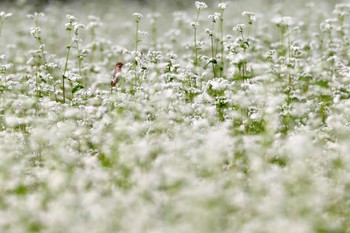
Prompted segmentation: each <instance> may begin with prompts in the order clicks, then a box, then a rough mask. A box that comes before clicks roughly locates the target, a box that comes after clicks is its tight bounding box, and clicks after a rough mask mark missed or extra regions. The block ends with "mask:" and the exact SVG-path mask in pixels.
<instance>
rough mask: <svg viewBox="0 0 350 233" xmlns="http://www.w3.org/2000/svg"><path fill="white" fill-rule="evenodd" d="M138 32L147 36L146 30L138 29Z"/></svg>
mask: <svg viewBox="0 0 350 233" xmlns="http://www.w3.org/2000/svg"><path fill="white" fill-rule="evenodd" d="M138 33H139V34H140V35H142V36H147V35H148V32H146V31H140V30H139V31H138Z"/></svg>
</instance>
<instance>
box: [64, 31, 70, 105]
mask: <svg viewBox="0 0 350 233" xmlns="http://www.w3.org/2000/svg"><path fill="white" fill-rule="evenodd" d="M70 40H71V30H68V41H69V42H68V46H67V56H66V63H65V64H64V70H63V75H62V92H63V103H66V90H65V85H64V84H65V79H66V72H67V68H68V60H69V53H70V48H71V45H70Z"/></svg>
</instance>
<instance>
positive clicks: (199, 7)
mask: <svg viewBox="0 0 350 233" xmlns="http://www.w3.org/2000/svg"><path fill="white" fill-rule="evenodd" d="M195 6H196V8H197V9H198V10H201V9H205V8H208V6H207V4H205V3H204V2H198V1H196V2H195Z"/></svg>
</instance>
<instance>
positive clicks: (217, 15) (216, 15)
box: [208, 13, 220, 23]
mask: <svg viewBox="0 0 350 233" xmlns="http://www.w3.org/2000/svg"><path fill="white" fill-rule="evenodd" d="M219 17H220V13H215V14H214V15H209V16H208V19H211V21H212V22H213V23H216V22H217V21H218V20H219Z"/></svg>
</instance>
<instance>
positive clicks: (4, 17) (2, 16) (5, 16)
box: [0, 11, 12, 19]
mask: <svg viewBox="0 0 350 233" xmlns="http://www.w3.org/2000/svg"><path fill="white" fill-rule="evenodd" d="M11 16H12V13H7V14H6V13H5V12H4V11H1V12H0V18H1V19H7V18H9V17H11Z"/></svg>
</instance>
